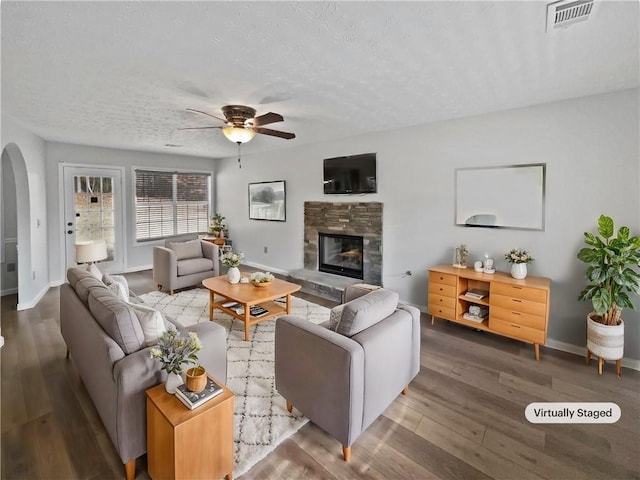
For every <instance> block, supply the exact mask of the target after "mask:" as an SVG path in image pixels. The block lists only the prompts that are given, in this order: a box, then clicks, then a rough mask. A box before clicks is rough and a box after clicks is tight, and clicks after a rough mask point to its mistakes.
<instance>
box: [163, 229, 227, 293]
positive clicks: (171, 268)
mask: <svg viewBox="0 0 640 480" xmlns="http://www.w3.org/2000/svg"><path fill="white" fill-rule="evenodd" d="M218 275H220V250H219V248H218V246H217V245H215V244H213V243H210V242H205V241H204V240H198V239H195V240H189V241H186V242H171V241H167V242H165V246H164V247H160V246H157V247H153V281H154V282H155V283H156V284H157V285H158V290H168V291H169V293H170V294H171V295H173V292H174V290H177V289H179V288H185V287H193V286H197V285H200V283H201V282H202V280H204V279H206V278H211V277H217V276H218Z"/></svg>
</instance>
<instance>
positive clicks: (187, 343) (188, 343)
mask: <svg viewBox="0 0 640 480" xmlns="http://www.w3.org/2000/svg"><path fill="white" fill-rule="evenodd" d="M201 348H202V344H201V343H200V339H199V338H198V335H197V334H196V333H195V332H189V336H188V337H187V338H185V337H183V336H182V335H181V334H180V333H178V331H177V330H168V331H166V332H164V333H163V334H162V335H161V336H160V338H159V339H158V344H157V345H156V346H155V347H153V348H152V349H151V350H150V355H151V358H157V359H158V360H159V361H160V364H161V367H160V368H161V369H162V370H164V371H165V372H167V374H168V378H167V382H166V383H165V389H166V390H167V392H168V393H176V389H177V387H178V385H180V384H181V383H182V378H181V377H180V375H181V374H182V365H183V364H186V363H193V364H196V365H197V364H198V355H197V352H198V351H200V349H201ZM176 377H177V378H176ZM178 380H179V381H178Z"/></svg>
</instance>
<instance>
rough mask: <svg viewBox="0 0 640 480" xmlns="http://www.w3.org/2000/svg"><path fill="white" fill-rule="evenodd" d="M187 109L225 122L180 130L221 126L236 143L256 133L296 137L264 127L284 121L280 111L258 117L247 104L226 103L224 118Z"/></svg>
mask: <svg viewBox="0 0 640 480" xmlns="http://www.w3.org/2000/svg"><path fill="white" fill-rule="evenodd" d="M187 111H189V112H195V113H201V114H202V115H206V116H208V117H211V118H215V119H216V120H220V121H221V122H224V125H219V126H213V127H188V128H179V129H178V130H204V129H208V128H219V129H220V130H222V133H223V134H224V136H225V137H227V138H228V139H229V140H231V141H232V142H234V143H247V142H248V141H250V140H251V139H252V138H253V137H254V136H255V134H256V133H260V134H262V135H271V136H272V137H278V138H284V139H286V140H291V139H292V138H296V136H295V134H293V133H289V132H282V131H279V130H272V129H270V128H263V125H269V124H271V123H276V122H282V121H284V118H283V117H282V115H280V114H278V113H273V112H269V113H265V114H264V115H260V116H258V117H256V110H255V109H254V108H251V107H247V106H245V105H226V106H224V107H222V113H223V115H224V117H225V118H224V119H223V118H220V117H216V116H215V115H212V114H210V113H207V112H203V111H201V110H195V109H193V108H187Z"/></svg>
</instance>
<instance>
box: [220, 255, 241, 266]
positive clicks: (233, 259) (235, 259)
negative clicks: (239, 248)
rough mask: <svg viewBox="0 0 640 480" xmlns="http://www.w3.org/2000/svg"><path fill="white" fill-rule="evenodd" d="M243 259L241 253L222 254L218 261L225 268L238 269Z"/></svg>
mask: <svg viewBox="0 0 640 480" xmlns="http://www.w3.org/2000/svg"><path fill="white" fill-rule="evenodd" d="M243 258H244V254H243V253H241V252H235V253H234V252H232V251H228V252H224V253H223V254H222V256H221V257H220V261H221V262H222V264H223V265H224V266H225V267H239V266H240V262H242V259H243Z"/></svg>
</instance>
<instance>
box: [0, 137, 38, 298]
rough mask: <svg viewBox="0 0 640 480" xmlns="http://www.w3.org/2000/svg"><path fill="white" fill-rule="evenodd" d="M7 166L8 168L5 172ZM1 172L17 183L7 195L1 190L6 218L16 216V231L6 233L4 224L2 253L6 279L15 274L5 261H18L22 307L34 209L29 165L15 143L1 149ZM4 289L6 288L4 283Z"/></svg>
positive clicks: (15, 264)
mask: <svg viewBox="0 0 640 480" xmlns="http://www.w3.org/2000/svg"><path fill="white" fill-rule="evenodd" d="M5 168H6V169H7V171H6V172H5ZM9 169H10V171H9ZM0 171H2V184H3V185H4V183H5V181H7V182H8V181H10V180H11V177H12V178H13V183H14V185H13V186H12V187H13V188H8V189H7V194H6V196H5V189H4V188H3V189H2V191H3V193H2V201H1V207H2V218H3V219H13V218H15V230H13V229H11V228H10V229H9V230H8V231H7V232H5V230H4V227H3V228H2V239H1V240H2V245H1V246H0V248H3V249H4V254H3V255H2V261H3V263H2V268H3V272H2V274H3V280H4V275H5V273H6V274H8V273H12V272H8V271H7V270H9V268H10V267H9V265H8V264H9V263H12V262H6V261H5V260H12V259H13V260H15V262H13V263H14V267H15V270H16V272H17V293H18V297H17V298H18V299H17V305H18V309H19V306H20V292H21V291H23V290H24V287H25V286H26V285H27V282H29V280H30V276H29V272H31V228H30V226H31V208H30V196H29V181H28V177H27V166H26V164H25V161H24V157H23V156H22V152H21V151H20V148H19V147H18V146H17V145H16V144H15V143H9V144H7V145H6V146H5V148H4V149H3V150H2V167H0ZM5 173H6V175H5ZM5 177H6V178H5ZM10 222H11V220H10ZM10 222H9V224H10ZM7 248H9V249H11V248H14V249H15V251H14V252H11V251H7V250H6V249H7ZM12 253H15V258H12V256H11V255H12ZM2 288H3V289H4V284H3V287H2Z"/></svg>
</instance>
